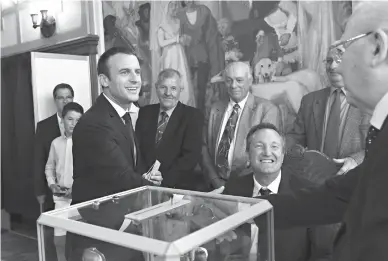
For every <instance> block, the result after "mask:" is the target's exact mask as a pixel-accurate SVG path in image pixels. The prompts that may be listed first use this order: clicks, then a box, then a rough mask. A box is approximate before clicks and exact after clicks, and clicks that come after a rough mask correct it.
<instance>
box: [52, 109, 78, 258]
mask: <svg viewBox="0 0 388 261" xmlns="http://www.w3.org/2000/svg"><path fill="white" fill-rule="evenodd" d="M83 113H84V109H83V108H82V106H81V105H79V104H78V103H76V102H70V103H68V104H66V105H65V106H64V107H63V111H62V119H63V125H64V129H65V131H64V133H63V135H62V136H59V137H57V138H55V139H54V140H53V142H52V143H51V147H50V153H49V157H48V160H47V163H46V170H45V173H46V179H47V184H48V186H49V188H50V189H51V191H52V193H53V200H54V204H55V209H60V208H64V207H68V206H70V203H71V187H72V185H73V153H72V147H73V141H72V135H73V130H74V127H75V125H76V124H77V122H78V120H79V119H80V118H81V116H82V114H83ZM54 244H55V247H56V251H57V258H58V261H66V258H65V244H66V231H64V230H62V229H58V228H54Z"/></svg>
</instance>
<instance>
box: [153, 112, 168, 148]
mask: <svg viewBox="0 0 388 261" xmlns="http://www.w3.org/2000/svg"><path fill="white" fill-rule="evenodd" d="M160 115H161V119H160V121H159V123H158V128H157V130H156V138H155V144H156V145H158V144H159V142H160V140H161V139H162V136H163V133H164V131H165V130H166V127H167V122H168V118H169V117H168V115H167V113H166V112H165V111H162V112H161V113H160Z"/></svg>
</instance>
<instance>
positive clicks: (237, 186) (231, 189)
mask: <svg viewBox="0 0 388 261" xmlns="http://www.w3.org/2000/svg"><path fill="white" fill-rule="evenodd" d="M246 144H247V146H246V153H247V155H248V157H249V165H250V168H248V169H246V170H244V171H243V173H244V174H243V176H241V175H240V176H238V175H233V174H232V175H231V178H230V179H229V180H228V182H227V183H226V185H225V191H224V194H229V195H234V196H243V197H256V196H259V195H268V194H277V193H281V194H284V193H285V194H292V193H293V192H294V191H295V190H297V189H300V188H304V187H309V186H311V185H312V184H311V183H310V182H309V181H307V180H305V179H302V178H301V177H300V176H297V175H294V174H293V173H291V172H290V170H289V169H286V168H283V167H282V164H283V159H284V153H285V139H284V136H283V135H282V134H280V133H279V131H278V129H277V128H276V127H275V126H274V125H272V124H269V123H261V124H259V125H256V126H254V127H253V128H252V129H251V130H250V131H249V133H248V135H247V140H246ZM247 233H248V234H251V235H253V233H257V227H256V226H252V227H251V228H250V229H249V228H248V230H247ZM259 233H260V230H259ZM334 233H335V232H334V231H333V230H331V229H326V228H324V227H314V228H308V227H300V228H293V229H287V230H280V229H279V230H275V238H274V243H275V259H276V261H297V260H330V257H331V253H332V242H331V241H330V240H327V238H331V237H333V236H334ZM256 247H257V242H253V244H252V247H251V250H250V251H251V252H252V251H253V248H256ZM258 247H259V249H258V253H259V254H260V253H263V252H265V247H266V246H265V244H259V246H258ZM261 260H263V259H261ZM264 260H265V258H264Z"/></svg>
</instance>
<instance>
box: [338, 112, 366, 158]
mask: <svg viewBox="0 0 388 261" xmlns="http://www.w3.org/2000/svg"><path fill="white" fill-rule="evenodd" d="M360 116H361V115H360V112H359V111H358V110H357V109H356V108H355V107H353V106H349V110H348V113H347V115H346V120H345V126H344V129H343V132H342V139H341V144H340V149H339V155H342V154H343V151H344V149H345V148H346V146H347V145H351V144H350V141H351V140H353V139H354V137H355V136H356V135H357V133H358V132H359V126H360V124H361V117H360ZM353 142H354V141H353Z"/></svg>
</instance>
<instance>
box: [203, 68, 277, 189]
mask: <svg viewBox="0 0 388 261" xmlns="http://www.w3.org/2000/svg"><path fill="white" fill-rule="evenodd" d="M224 81H225V85H226V88H227V92H228V94H229V100H223V101H219V102H217V103H215V104H213V106H212V108H211V110H210V116H209V121H208V123H207V126H206V128H205V131H206V133H205V135H204V144H203V147H202V159H203V171H204V173H205V177H206V178H207V179H208V182H209V183H210V189H211V190H214V189H219V188H221V187H222V186H224V184H225V182H226V181H227V180H228V178H229V176H230V171H231V170H232V169H234V168H239V167H241V166H245V165H246V162H247V155H246V153H245V137H246V136H247V134H248V132H249V130H250V128H251V127H252V126H254V125H257V124H259V123H262V122H267V123H272V124H274V125H275V126H276V127H279V124H280V114H279V110H278V108H277V107H276V106H275V105H273V104H272V103H271V102H270V101H268V100H265V99H263V98H259V97H255V96H253V95H252V94H251V93H250V92H249V90H250V88H251V86H252V72H251V69H250V67H249V65H248V64H247V63H244V62H233V63H229V64H228V65H227V67H226V69H225V73H224Z"/></svg>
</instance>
